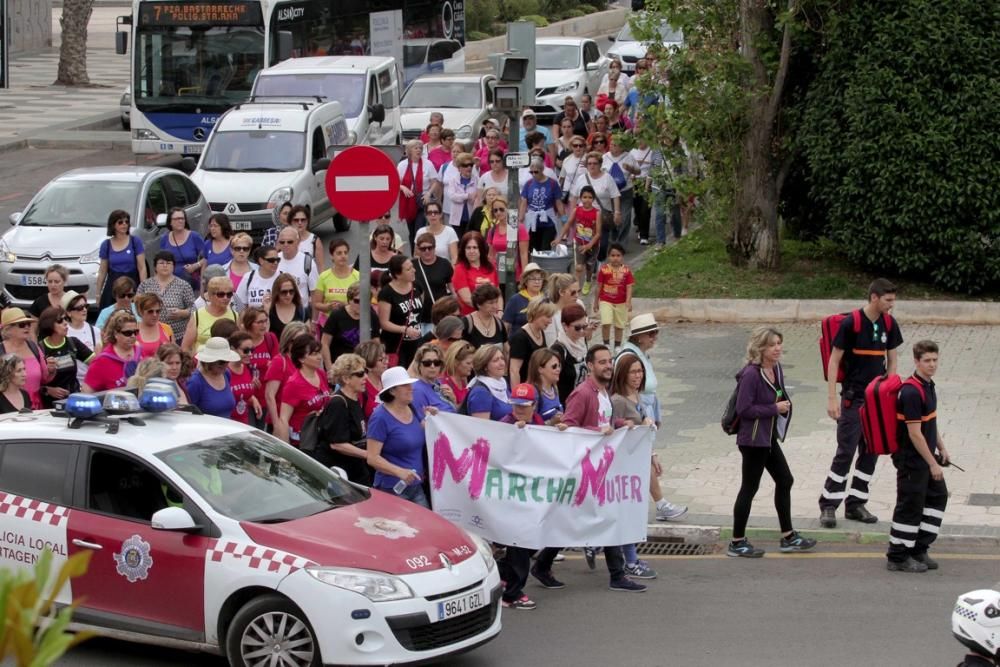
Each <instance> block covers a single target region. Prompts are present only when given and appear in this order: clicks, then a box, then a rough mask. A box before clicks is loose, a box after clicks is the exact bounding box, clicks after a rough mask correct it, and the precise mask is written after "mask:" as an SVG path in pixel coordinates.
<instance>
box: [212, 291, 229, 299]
mask: <svg viewBox="0 0 1000 667" xmlns="http://www.w3.org/2000/svg"><path fill="white" fill-rule="evenodd" d="M214 294H215V296H217V297H219V298H220V299H232V298H233V293H232V292H214Z"/></svg>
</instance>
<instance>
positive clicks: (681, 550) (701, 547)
mask: <svg viewBox="0 0 1000 667" xmlns="http://www.w3.org/2000/svg"><path fill="white" fill-rule="evenodd" d="M636 551H638V552H639V553H640V554H642V555H643V556H705V555H708V554H711V553H713V552H714V551H715V545H714V544H686V543H684V542H659V541H652V542H642V543H641V544H637V545H636Z"/></svg>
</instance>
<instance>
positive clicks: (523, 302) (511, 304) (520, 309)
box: [503, 292, 531, 370]
mask: <svg viewBox="0 0 1000 667" xmlns="http://www.w3.org/2000/svg"><path fill="white" fill-rule="evenodd" d="M530 301H531V300H530V299H529V298H528V297H527V296H526V295H525V294H524V293H523V292H518V293H517V294H515V295H514V296H512V297H510V301H508V302H507V305H506V306H505V307H504V309H503V321H504V322H506V323H507V324H509V325H510V335H511V336H513V335H514V334H516V333H517V332H518V331H520V330H521V328H522V327H524V325H525V324H527V323H528V303H529V302H530ZM525 370H527V367H525Z"/></svg>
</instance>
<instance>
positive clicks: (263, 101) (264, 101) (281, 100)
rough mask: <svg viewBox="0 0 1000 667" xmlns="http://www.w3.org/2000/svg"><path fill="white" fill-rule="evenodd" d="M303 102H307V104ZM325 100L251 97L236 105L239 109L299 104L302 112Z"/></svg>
mask: <svg viewBox="0 0 1000 667" xmlns="http://www.w3.org/2000/svg"><path fill="white" fill-rule="evenodd" d="M305 100H309V101H308V102H307V101H305ZM324 101H326V98H325V97H323V96H322V95H251V96H250V99H249V100H247V101H246V102H242V103H240V104H237V105H236V108H237V109H239V108H241V107H242V106H243V105H244V104H301V105H302V110H303V111H308V110H309V106H310V105H312V104H322V103H323V102H324Z"/></svg>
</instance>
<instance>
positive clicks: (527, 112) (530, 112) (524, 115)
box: [521, 109, 535, 118]
mask: <svg viewBox="0 0 1000 667" xmlns="http://www.w3.org/2000/svg"><path fill="white" fill-rule="evenodd" d="M534 115H535V111H534V109H525V110H524V112H523V113H521V118H527V117H528V116H532V117H534Z"/></svg>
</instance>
